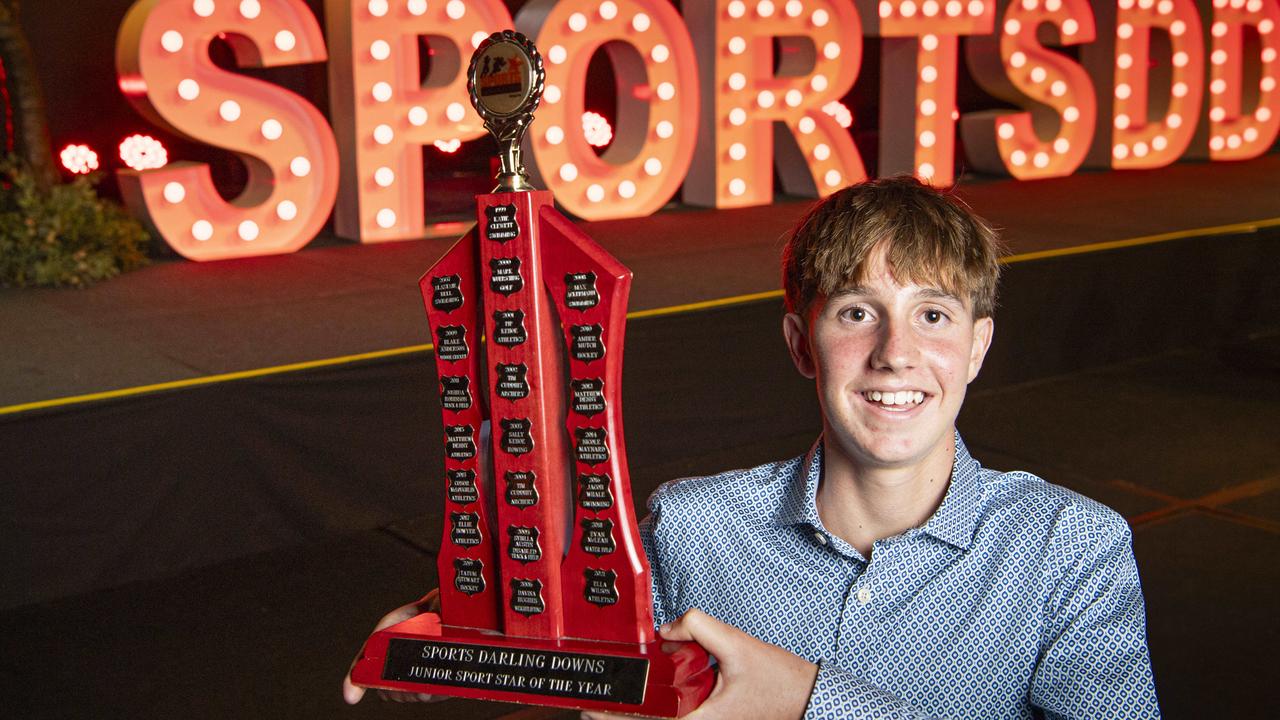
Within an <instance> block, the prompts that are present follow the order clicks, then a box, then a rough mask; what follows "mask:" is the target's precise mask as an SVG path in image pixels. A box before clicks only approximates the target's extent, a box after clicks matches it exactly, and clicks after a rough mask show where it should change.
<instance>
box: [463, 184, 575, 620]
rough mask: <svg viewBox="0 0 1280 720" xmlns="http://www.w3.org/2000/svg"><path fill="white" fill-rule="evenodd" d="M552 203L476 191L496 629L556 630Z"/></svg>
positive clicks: (560, 518) (559, 453) (560, 464)
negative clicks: (493, 502) (548, 238)
mask: <svg viewBox="0 0 1280 720" xmlns="http://www.w3.org/2000/svg"><path fill="white" fill-rule="evenodd" d="M550 203H551V193H549V192H546V191H525V192H507V193H494V194H490V195H481V196H479V197H477V198H476V211H477V216H478V219H479V226H478V230H479V238H480V240H479V246H480V252H479V262H480V273H481V276H482V278H483V279H482V282H483V284H484V287H483V290H482V294H483V296H484V301H483V307H484V310H483V312H484V316H485V317H484V321H485V334H486V337H487V345H486V348H487V350H486V354H487V359H486V363H485V366H486V370H488V372H489V408H490V413H491V418H492V428H493V430H492V434H493V438H492V448H493V453H492V458H493V461H492V464H493V478H494V483H495V485H496V488H495V489H496V492H497V508H498V512H497V517H498V532H499V538H498V545H499V547H500V548H501V550H500V555H499V566H500V567H501V569H502V578H503V579H502V596H503V615H504V625H503V630H504V632H506V633H507V634H508V635H515V636H521V637H537V638H557V637H561V636H563V635H564V609H563V606H562V603H561V593H560V560H561V558H562V557H563V556H564V542H565V534H566V522H567V519H566V517H565V506H566V497H565V494H566V492H567V488H566V487H565V484H564V482H563V474H564V464H565V457H566V453H567V449H566V448H565V443H564V439H563V431H562V430H561V429H560V428H561V427H562V423H563V422H564V420H563V418H564V382H563V380H562V379H561V378H562V376H563V373H564V368H563V363H562V362H561V351H560V337H559V332H557V325H558V323H557V322H556V313H555V309H554V308H553V307H552V306H551V304H550V303H549V302H548V297H547V293H546V291H545V290H544V286H543V268H542V257H541V253H542V246H543V244H542V243H541V242H539V238H538V235H539V223H538V217H537V212H536V210H537V209H539V208H541V207H543V206H547V205H550ZM446 612H447V607H446ZM446 617H447V616H446Z"/></svg>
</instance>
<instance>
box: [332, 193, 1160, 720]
mask: <svg viewBox="0 0 1280 720" xmlns="http://www.w3.org/2000/svg"><path fill="white" fill-rule="evenodd" d="M997 256H998V248H997V241H996V236H995V233H994V232H993V231H992V230H991V228H990V227H988V226H987V225H986V223H984V222H983V221H982V220H981V219H980V218H978V217H976V216H974V215H973V213H972V212H970V211H969V209H968V208H967V207H966V206H964V205H963V204H962V203H960V202H959V201H958V200H956V199H955V198H953V197H951V196H950V195H948V194H946V193H943V192H940V191H937V190H934V189H933V188H930V187H927V186H925V185H923V184H921V183H919V182H918V181H916V180H914V179H911V178H889V179H884V180H878V181H874V182H868V183H863V184H860V185H855V186H852V187H849V188H846V189H844V190H841V191H840V192H838V193H836V194H834V195H832V196H831V197H829V198H827V199H826V200H824V201H823V202H821V203H819V204H818V205H817V206H816V207H815V208H814V209H813V211H812V212H810V214H809V215H808V216H807V217H806V218H805V219H804V220H803V221H802V222H801V223H800V224H799V225H798V226H797V228H796V229H795V231H794V232H793V234H792V236H791V238H790V241H789V242H788V245H787V248H786V251H785V255H784V258H783V284H784V286H785V290H786V303H787V311H788V312H787V314H786V316H785V317H784V318H783V322H782V330H783V335H784V337H785V339H786V343H787V347H788V349H789V351H790V354H791V358H792V360H793V361H794V363H795V366H796V369H797V370H799V372H800V373H801V374H802V375H804V376H805V377H807V378H811V379H813V380H814V383H815V386H816V389H817V393H818V400H819V404H820V406H821V411H822V435H821V437H820V438H819V439H818V441H817V442H816V443H815V444H814V446H813V448H812V449H811V450H810V451H809V452H808V453H807V454H805V455H804V456H802V457H798V458H794V459H792V460H787V461H782V462H777V463H771V464H767V465H762V466H759V467H756V468H752V469H749V470H735V471H731V472H727V473H722V474H720V475H716V476H712V477H703V478H688V479H684V480H677V481H674V482H671V483H667V484H666V485H663V486H662V487H661V488H659V489H658V491H657V492H655V493H654V495H653V497H651V498H650V500H649V509H650V515H649V517H647V518H646V519H645V520H644V521H643V522H642V523H641V528H640V529H641V536H642V539H643V541H644V545H645V552H646V554H647V555H648V557H649V561H650V565H651V567H652V571H653V596H654V615H655V618H656V620H657V621H658V622H659V623H660V624H661V625H662V627H661V633H662V635H663V637H665V638H667V639H671V640H686V641H690V640H691V641H695V642H697V643H699V644H701V645H702V646H703V647H705V648H706V649H707V650H708V651H709V652H710V653H711V654H712V655H714V656H715V657H716V660H717V662H718V666H719V677H718V680H717V684H716V687H715V689H714V690H713V692H712V694H711V696H710V697H709V698H708V700H707V702H706V703H704V704H703V705H702V706H701V707H699V708H698V709H697V710H696V711H694V713H693V714H691V715H689V716H687V717H688V718H691V719H694V720H711V719H713V718H733V719H734V720H742V719H746V718H769V719H773V718H787V719H789V718H799V717H806V718H877V719H898V718H933V717H943V718H966V719H967V718H1000V719H1005V718H1008V719H1013V718H1032V717H1045V718H1082V719H1083V718H1091V719H1092V718H1155V717H1159V708H1158V706H1157V702H1156V695H1155V687H1154V684H1153V680H1152V675H1151V662H1150V657H1149V654H1148V651H1147V642H1146V619H1145V613H1144V608H1143V599H1142V589H1141V586H1140V584H1139V581H1138V572H1137V567H1136V565H1135V563H1134V558H1133V550H1132V544H1131V535H1130V532H1129V527H1128V525H1127V524H1126V523H1125V521H1124V520H1123V519H1122V518H1121V517H1120V516H1119V515H1117V514H1116V513H1115V512H1113V511H1112V510H1110V509H1108V508H1106V507H1104V506H1103V505H1100V504H1098V503H1097V502H1094V501H1093V500H1090V499H1088V498H1085V497H1083V496H1081V495H1078V494H1076V493H1074V492H1072V491H1070V490H1067V489H1065V488H1061V487H1058V486H1056V485H1051V484H1049V483H1046V482H1045V481H1043V480H1041V479H1040V478H1037V477H1035V476H1033V475H1030V474H1028V473H1025V472H1009V473H1001V472H997V471H994V470H988V469H985V468H983V467H982V466H981V465H979V463H978V462H977V461H976V460H975V459H974V458H973V457H972V456H971V455H970V454H969V451H968V450H967V449H966V447H965V445H964V443H963V442H962V441H961V439H960V436H959V434H958V433H957V432H956V427H955V422H956V416H957V415H958V414H959V412H960V407H961V405H962V404H963V402H964V396H965V391H966V388H967V387H968V384H969V383H970V382H971V381H972V380H973V379H974V378H975V377H977V375H978V371H979V370H980V369H981V367H982V361H983V359H984V358H985V356H986V353H987V349H988V348H989V347H990V345H991V340H992V335H993V330H994V322H993V320H992V312H993V310H994V307H995V294H996V283H997V279H998V276H999V264H998V262H997ZM417 611H418V610H417V608H416V607H415V606H406V608H401V609H400V610H398V611H396V612H394V613H392V615H389V616H387V618H384V619H383V625H382V626H385V625H386V624H390V623H392V622H395V621H397V620H400V619H404V618H405V617H408V616H410V615H412V614H414V613H416V612H417ZM344 692H346V693H347V698H348V701H352V702H353V701H355V700H358V699H359V697H360V694H361V693H360V691H359V690H358V689H357V688H354V686H351V685H350V683H349V682H348V684H347V685H346V687H345V688H344ZM584 717H593V718H608V717H615V716H611V715H608V714H606V713H595V712H593V713H585V714H584Z"/></svg>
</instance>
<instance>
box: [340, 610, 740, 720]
mask: <svg viewBox="0 0 1280 720" xmlns="http://www.w3.org/2000/svg"><path fill="white" fill-rule="evenodd" d="M351 677H352V680H353V681H355V683H356V684H357V685H360V686H362V687H367V688H379V689H382V690H401V691H405V692H415V693H429V694H432V695H447V696H453V697H466V698H474V699H477V700H497V701H500V702H512V703H521V704H525V705H546V706H550V707H563V708H574V709H578V710H605V711H609V712H617V713H627V714H631V715H647V716H650V717H664V718H674V717H681V716H683V715H686V714H688V713H689V712H691V711H692V710H693V709H694V708H696V707H698V705H700V704H701V703H702V701H703V700H705V699H706V698H707V695H709V694H710V693H711V688H712V687H713V686H714V685H715V677H716V674H715V669H714V668H712V667H711V666H710V662H709V658H708V656H707V652H706V651H705V650H703V649H702V648H701V647H699V646H698V645H697V644H695V643H684V642H668V641H665V640H661V639H659V640H655V641H654V642H651V643H619V642H606V641H595V640H578V639H573V638H562V639H547V638H525V637H508V636H506V635H501V634H496V633H489V632H484V631H480V630H476V629H474V628H462V627H454V626H449V625H443V624H442V623H441V622H440V616H439V615H436V614H434V613H424V614H422V615H419V616H417V617H414V618H411V619H409V620H406V621H404V622H402V623H399V624H398V625H392V626H391V627H389V628H386V629H385V630H380V631H378V632H376V633H374V634H373V635H371V636H370V637H369V639H368V640H367V641H366V642H365V645H364V649H363V650H362V651H361V654H360V659H359V660H357V661H356V665H355V667H354V668H353V669H352V671H351Z"/></svg>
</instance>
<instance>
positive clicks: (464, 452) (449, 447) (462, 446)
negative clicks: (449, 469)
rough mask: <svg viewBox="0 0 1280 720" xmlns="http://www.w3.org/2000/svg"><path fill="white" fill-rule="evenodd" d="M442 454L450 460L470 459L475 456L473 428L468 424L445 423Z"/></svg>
mask: <svg viewBox="0 0 1280 720" xmlns="http://www.w3.org/2000/svg"><path fill="white" fill-rule="evenodd" d="M444 434H445V442H444V454H445V456H446V457H448V458H449V459H450V460H470V459H471V458H473V457H475V456H476V441H475V437H474V434H475V428H473V427H471V426H470V425H446V426H445V428H444Z"/></svg>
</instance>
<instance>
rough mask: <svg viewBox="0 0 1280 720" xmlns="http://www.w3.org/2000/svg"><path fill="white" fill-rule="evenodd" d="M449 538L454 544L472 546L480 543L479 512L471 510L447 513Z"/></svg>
mask: <svg viewBox="0 0 1280 720" xmlns="http://www.w3.org/2000/svg"><path fill="white" fill-rule="evenodd" d="M449 520H450V523H449V527H450V530H449V539H450V540H452V541H453V544H454V545H461V546H463V547H472V546H475V545H479V544H480V539H481V538H480V514H479V513H473V512H455V513H449Z"/></svg>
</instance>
